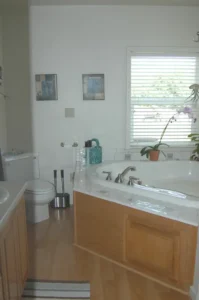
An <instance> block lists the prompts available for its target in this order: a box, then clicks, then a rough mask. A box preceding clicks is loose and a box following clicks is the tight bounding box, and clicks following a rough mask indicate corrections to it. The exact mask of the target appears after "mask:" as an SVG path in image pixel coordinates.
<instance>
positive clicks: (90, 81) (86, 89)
mask: <svg viewBox="0 0 199 300" xmlns="http://www.w3.org/2000/svg"><path fill="white" fill-rule="evenodd" d="M82 85H83V100H104V99H105V91H104V74H83V75H82Z"/></svg>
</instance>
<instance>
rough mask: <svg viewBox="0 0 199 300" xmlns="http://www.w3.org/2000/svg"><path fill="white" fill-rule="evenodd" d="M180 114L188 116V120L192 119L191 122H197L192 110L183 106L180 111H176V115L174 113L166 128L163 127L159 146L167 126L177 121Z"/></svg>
mask: <svg viewBox="0 0 199 300" xmlns="http://www.w3.org/2000/svg"><path fill="white" fill-rule="evenodd" d="M181 113H184V114H186V115H188V117H189V119H192V120H193V122H194V123H195V122H196V121H197V118H196V116H195V114H194V112H193V110H192V108H191V107H189V106H184V107H182V108H180V109H178V110H177V113H175V114H174V115H173V116H172V117H171V118H170V119H169V120H168V122H167V124H166V126H165V127H164V129H163V131H162V134H161V137H160V141H159V144H160V143H161V142H162V139H163V137H164V134H165V132H166V130H167V127H168V126H169V124H170V123H173V122H174V121H177V116H178V115H179V114H181Z"/></svg>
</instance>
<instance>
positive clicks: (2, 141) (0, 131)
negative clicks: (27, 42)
mask: <svg viewBox="0 0 199 300" xmlns="http://www.w3.org/2000/svg"><path fill="white" fill-rule="evenodd" d="M0 66H1V67H3V29H2V17H1V16H0ZM0 93H3V94H4V86H3V84H2V85H1V86H0ZM5 101H6V100H5V99H4V97H3V96H2V95H0V149H1V150H2V151H6V108H5V105H6V102H5Z"/></svg>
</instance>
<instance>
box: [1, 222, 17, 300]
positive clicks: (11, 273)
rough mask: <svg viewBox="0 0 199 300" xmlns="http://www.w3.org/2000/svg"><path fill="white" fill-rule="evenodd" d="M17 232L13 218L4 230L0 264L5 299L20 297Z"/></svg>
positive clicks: (12, 299) (10, 299) (15, 299)
mask: <svg viewBox="0 0 199 300" xmlns="http://www.w3.org/2000/svg"><path fill="white" fill-rule="evenodd" d="M15 233H16V230H15V219H14V218H12V220H11V221H9V223H8V225H7V226H6V228H5V230H4V234H3V237H2V239H1V246H0V265H1V275H2V284H3V292H4V298H5V300H17V299H18V298H19V280H18V276H19V274H18V272H19V270H18V261H17V259H18V257H17V249H16V238H17V237H16V235H15Z"/></svg>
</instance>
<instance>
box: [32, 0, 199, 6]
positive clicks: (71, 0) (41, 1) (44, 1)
mask: <svg viewBox="0 0 199 300" xmlns="http://www.w3.org/2000/svg"><path fill="white" fill-rule="evenodd" d="M29 1H30V4H31V5H165V6H170V5H171V6H199V0H29Z"/></svg>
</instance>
